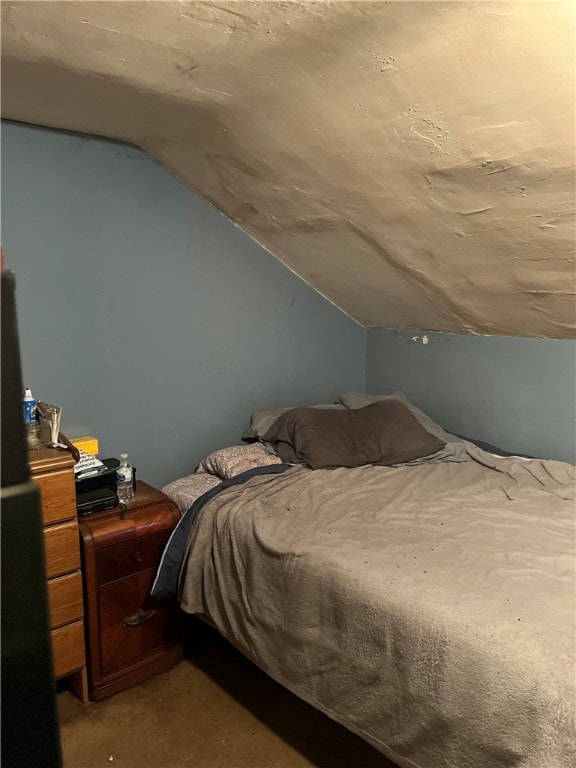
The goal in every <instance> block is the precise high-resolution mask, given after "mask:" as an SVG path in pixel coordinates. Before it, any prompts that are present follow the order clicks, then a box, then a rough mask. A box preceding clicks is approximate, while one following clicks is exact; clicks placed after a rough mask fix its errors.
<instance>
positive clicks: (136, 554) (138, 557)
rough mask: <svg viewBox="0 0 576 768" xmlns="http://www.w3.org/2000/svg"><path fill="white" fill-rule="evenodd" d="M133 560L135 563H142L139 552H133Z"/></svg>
mask: <svg viewBox="0 0 576 768" xmlns="http://www.w3.org/2000/svg"><path fill="white" fill-rule="evenodd" d="M134 560H135V561H136V562H137V563H141V562H142V555H141V554H140V552H134Z"/></svg>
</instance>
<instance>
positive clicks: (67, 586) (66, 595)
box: [48, 571, 84, 629]
mask: <svg viewBox="0 0 576 768" xmlns="http://www.w3.org/2000/svg"><path fill="white" fill-rule="evenodd" d="M48 603H49V606H50V627H51V628H52V629H56V627H61V626H63V625H64V624H70V623H71V622H72V621H77V620H78V619H81V618H82V616H83V614H84V608H83V602H82V574H81V573H80V571H76V573H71V574H69V575H68V576H60V577H59V578H57V579H51V580H50V581H49V582H48Z"/></svg>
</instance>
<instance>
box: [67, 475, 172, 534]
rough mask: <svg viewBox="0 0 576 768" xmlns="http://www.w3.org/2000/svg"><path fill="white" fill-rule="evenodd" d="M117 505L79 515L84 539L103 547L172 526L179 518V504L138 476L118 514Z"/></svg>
mask: <svg viewBox="0 0 576 768" xmlns="http://www.w3.org/2000/svg"><path fill="white" fill-rule="evenodd" d="M120 511H121V508H120V507H114V508H113V509H107V510H104V511H103V512H94V513H92V514H90V515H82V516H81V517H80V518H79V519H78V522H79V524H80V533H81V535H82V537H83V538H84V540H85V541H88V540H90V541H91V542H92V545H93V546H94V548H95V549H102V548H103V547H108V546H111V545H113V544H118V543H121V542H123V541H130V540H131V539H134V538H139V537H140V536H147V535H149V534H151V533H156V532H157V531H162V530H165V529H166V528H173V527H174V526H175V525H176V523H177V522H178V520H179V519H180V512H179V510H178V507H177V506H176V505H175V504H174V503H173V502H172V501H170V499H169V498H168V496H166V495H165V494H164V493H162V491H159V490H158V489H157V488H153V487H152V486H151V485H148V484H147V483H144V482H142V481H141V480H138V481H137V482H136V495H135V497H134V501H133V502H131V504H130V505H129V506H128V508H127V509H126V513H125V516H124V517H123V518H121V517H120Z"/></svg>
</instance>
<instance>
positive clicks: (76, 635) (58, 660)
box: [51, 621, 86, 677]
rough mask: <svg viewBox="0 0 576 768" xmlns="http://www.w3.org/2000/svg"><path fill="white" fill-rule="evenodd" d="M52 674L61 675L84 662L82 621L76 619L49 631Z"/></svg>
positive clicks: (78, 667) (66, 673) (80, 666)
mask: <svg viewBox="0 0 576 768" xmlns="http://www.w3.org/2000/svg"><path fill="white" fill-rule="evenodd" d="M51 638H52V657H53V659H54V676H55V677H63V676H64V675H69V674H70V672H74V671H75V670H77V669H81V668H82V667H83V666H84V665H85V664H86V654H85V652H84V622H82V621H76V622H74V624H68V625H67V626H66V627H60V629H54V630H52V632H51Z"/></svg>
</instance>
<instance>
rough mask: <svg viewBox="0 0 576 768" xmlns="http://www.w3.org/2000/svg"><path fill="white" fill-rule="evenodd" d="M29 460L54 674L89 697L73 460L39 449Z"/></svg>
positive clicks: (61, 453)
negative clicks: (38, 509)
mask: <svg viewBox="0 0 576 768" xmlns="http://www.w3.org/2000/svg"><path fill="white" fill-rule="evenodd" d="M28 463H29V465H30V472H31V475H32V479H33V480H34V482H36V483H37V484H38V485H39V486H40V497H41V500H42V519H43V522H44V551H45V555H46V579H47V583H48V603H49V609H50V629H51V632H50V637H51V641H52V659H53V665H54V675H55V677H56V678H57V679H61V678H69V682H70V684H71V687H72V689H73V691H74V693H75V694H76V695H77V696H78V698H79V699H81V700H82V701H83V702H87V701H88V688H87V684H86V655H85V652H84V619H83V616H84V604H83V600H82V574H81V572H80V546H79V541H78V520H77V515H76V487H75V485H74V460H73V458H72V456H71V455H70V454H69V453H67V452H66V451H58V450H56V449H54V448H43V449H42V450H40V451H34V452H31V453H30V454H29V456H28Z"/></svg>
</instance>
